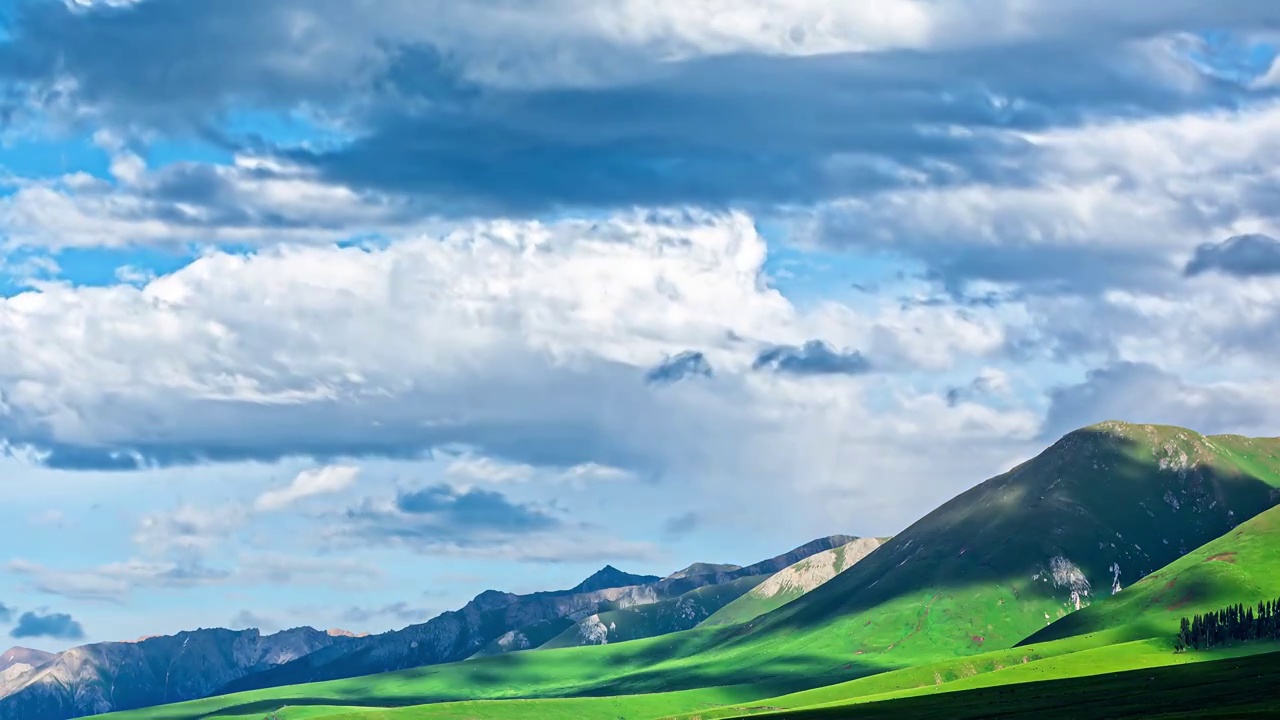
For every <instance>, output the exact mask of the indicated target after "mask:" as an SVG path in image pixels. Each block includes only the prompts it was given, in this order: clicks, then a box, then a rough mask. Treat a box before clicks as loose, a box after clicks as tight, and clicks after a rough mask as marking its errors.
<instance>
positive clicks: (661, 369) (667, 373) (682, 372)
mask: <svg viewBox="0 0 1280 720" xmlns="http://www.w3.org/2000/svg"><path fill="white" fill-rule="evenodd" d="M712 374H713V372H712V370H711V363H709V362H707V358H706V357H705V356H704V355H703V354H702V353H700V352H697V351H695V350H686V351H685V352H682V353H679V354H676V355H672V356H671V357H668V358H667V359H666V360H664V361H662V362H661V363H659V364H658V365H657V366H656V367H654V368H653V369H651V370H649V372H647V373H645V376H644V377H645V381H646V382H648V383H649V384H651V385H657V384H662V383H672V382H676V381H678V380H683V379H685V378H688V377H694V376H701V377H711V376H712Z"/></svg>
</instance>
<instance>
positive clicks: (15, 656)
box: [0, 647, 53, 672]
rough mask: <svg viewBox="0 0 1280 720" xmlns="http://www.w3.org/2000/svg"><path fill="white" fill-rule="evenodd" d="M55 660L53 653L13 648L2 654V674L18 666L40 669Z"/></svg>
mask: <svg viewBox="0 0 1280 720" xmlns="http://www.w3.org/2000/svg"><path fill="white" fill-rule="evenodd" d="M52 659H53V653H48V652H45V651H43V650H32V649H31V648H24V647H11V648H9V649H8V650H5V651H4V653H3V654H0V672H4V671H5V670H8V669H9V668H12V667H15V666H17V665H25V666H27V667H38V666H40V665H43V664H45V663H47V662H49V661H50V660H52Z"/></svg>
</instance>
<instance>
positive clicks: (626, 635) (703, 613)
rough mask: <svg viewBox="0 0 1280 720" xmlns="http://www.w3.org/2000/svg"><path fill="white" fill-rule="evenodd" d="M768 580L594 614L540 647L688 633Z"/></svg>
mask: <svg viewBox="0 0 1280 720" xmlns="http://www.w3.org/2000/svg"><path fill="white" fill-rule="evenodd" d="M827 552H830V551H827ZM801 562H803V561H801ZM768 577H769V576H767V575H749V576H747V577H744V578H739V579H737V580H731V581H729V582H726V583H720V584H719V585H708V586H706V587H701V588H698V589H697V590H690V591H689V592H687V593H685V594H683V595H680V596H679V597H674V598H668V599H666V600H663V601H661V602H656V603H653V604H651V605H641V606H638V607H631V608H626V609H623V610H610V611H607V612H602V613H597V614H594V615H591V616H589V617H586V618H583V619H582V620H579V621H578V622H576V623H574V624H573V625H572V626H570V627H568V628H565V629H564V630H563V631H562V632H561V633H560V634H559V635H557V636H556V637H554V638H552V639H550V640H549V641H547V642H546V644H544V645H542V646H541V649H551V648H562V647H575V646H579V645H606V644H608V643H619V642H626V641H628V640H639V639H641V638H647V637H654V636H656V635H665V634H667V633H674V632H680V631H681V630H689V629H690V628H693V627H695V626H697V625H698V623H700V622H702V621H703V620H706V619H707V618H709V617H710V616H711V615H712V614H713V613H715V612H716V611H717V610H720V609H721V608H723V607H724V606H725V605H727V604H729V603H731V602H733V601H735V600H737V599H739V598H741V597H742V596H743V595H744V594H746V593H748V592H750V591H751V590H752V589H753V588H755V587H758V586H759V585H760V583H763V582H765V581H766V580H768Z"/></svg>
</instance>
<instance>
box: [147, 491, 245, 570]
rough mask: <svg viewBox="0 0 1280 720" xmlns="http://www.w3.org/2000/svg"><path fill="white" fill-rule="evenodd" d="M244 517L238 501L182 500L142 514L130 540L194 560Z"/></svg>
mask: <svg viewBox="0 0 1280 720" xmlns="http://www.w3.org/2000/svg"><path fill="white" fill-rule="evenodd" d="M247 521H248V514H247V512H246V511H245V510H244V508H242V507H241V506H240V505H238V504H234V503H232V504H227V505H219V506H213V507H197V506H194V505H189V504H184V505H180V506H178V507H176V508H174V509H172V510H166V511H162V512H152V513H148V514H146V515H144V516H143V518H142V520H141V521H140V522H139V524H138V528H137V530H136V531H135V532H134V536H133V542H134V543H135V544H136V545H138V546H139V547H141V548H143V549H144V550H145V551H146V552H147V553H148V554H150V555H154V556H164V555H172V556H175V557H181V558H186V559H188V560H190V561H192V562H197V561H198V559H199V558H201V557H203V556H204V555H205V554H206V553H208V552H209V551H210V550H212V549H213V548H214V547H215V546H217V545H218V544H219V543H220V542H222V541H223V540H225V539H226V538H227V537H229V536H230V535H231V534H232V533H233V532H234V531H235V530H236V529H238V528H240V527H242V526H243V525H244V524H245V523H246V522H247Z"/></svg>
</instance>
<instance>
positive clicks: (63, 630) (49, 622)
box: [9, 612, 85, 640]
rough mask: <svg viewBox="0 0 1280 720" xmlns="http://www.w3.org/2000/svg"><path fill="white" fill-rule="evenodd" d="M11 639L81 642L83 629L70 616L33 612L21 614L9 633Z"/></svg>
mask: <svg viewBox="0 0 1280 720" xmlns="http://www.w3.org/2000/svg"><path fill="white" fill-rule="evenodd" d="M9 636H10V637H13V638H39V637H45V638H55V639H58V640H83V639H84V636H85V635H84V628H83V627H81V626H80V623H78V622H76V621H75V620H74V619H72V617H71V616H70V615H67V614H64V613H49V614H47V615H41V614H39V613H34V612H25V613H22V616H21V617H19V618H18V624H17V625H15V626H14V628H13V630H11V631H9Z"/></svg>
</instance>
